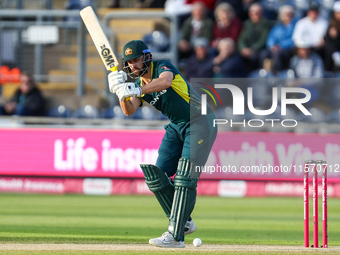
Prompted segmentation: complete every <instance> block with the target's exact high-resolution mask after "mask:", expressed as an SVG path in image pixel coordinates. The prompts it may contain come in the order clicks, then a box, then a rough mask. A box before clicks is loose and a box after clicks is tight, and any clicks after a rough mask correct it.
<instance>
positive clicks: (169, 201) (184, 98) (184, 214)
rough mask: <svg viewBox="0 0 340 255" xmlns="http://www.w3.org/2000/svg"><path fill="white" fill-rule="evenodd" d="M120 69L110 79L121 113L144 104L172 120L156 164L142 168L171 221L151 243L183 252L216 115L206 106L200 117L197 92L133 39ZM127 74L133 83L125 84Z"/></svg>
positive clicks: (147, 181)
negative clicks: (198, 169) (201, 169)
mask: <svg viewBox="0 0 340 255" xmlns="http://www.w3.org/2000/svg"><path fill="white" fill-rule="evenodd" d="M123 66H124V68H123V69H124V71H119V72H118V71H115V72H112V73H110V74H109V76H108V80H109V87H110V91H111V92H112V93H115V94H116V95H117V96H118V98H119V102H120V106H121V108H122V110H123V112H124V114H125V115H127V116H130V115H132V114H133V113H134V112H135V111H136V110H137V109H138V107H141V106H142V105H143V103H144V102H147V103H149V104H150V105H152V106H154V107H155V108H156V109H157V110H159V111H161V112H162V113H163V114H164V115H166V116H167V117H168V118H169V119H170V124H168V125H166V126H165V130H166V132H165V135H164V137H163V140H162V143H161V145H160V148H159V151H158V159H157V162H156V165H149V164H142V165H141V169H142V170H143V173H144V177H145V181H146V184H147V185H148V187H149V189H150V191H152V192H153V193H154V194H155V196H156V198H157V200H158V202H159V204H160V205H161V207H162V209H163V211H164V212H165V215H166V216H167V217H168V218H169V225H168V230H167V231H166V232H165V233H163V235H162V236H161V237H158V238H154V239H150V240H149V243H150V244H152V245H155V246H158V247H168V248H183V247H184V246H185V245H184V236H185V235H187V234H190V233H192V232H194V231H195V230H196V229H197V226H196V225H195V223H194V221H193V220H192V219H191V217H190V215H191V213H192V211H193V209H194V206H195V203H196V188H197V181H198V179H199V176H200V173H199V172H197V171H196V169H195V166H204V165H205V163H206V161H207V158H208V155H209V153H210V150H211V147H212V145H213V143H214V141H215V138H216V134H217V128H215V127H213V119H214V118H215V114H214V113H213V111H212V110H211V108H210V107H209V106H207V114H206V115H201V100H200V96H199V95H198V93H197V92H196V91H195V90H194V89H192V88H191V87H190V85H189V83H188V82H187V81H186V80H185V79H184V78H183V76H182V75H181V73H180V72H179V71H178V70H177V68H176V67H174V66H173V65H172V64H171V63H170V62H169V61H167V60H160V61H153V60H152V55H151V52H150V49H149V48H148V47H147V45H146V44H145V43H144V42H143V41H140V40H133V41H130V42H128V43H127V44H126V45H125V46H124V49H123ZM127 75H129V76H130V77H131V78H134V79H136V81H135V82H134V83H131V82H126V80H127ZM174 175H176V176H175V178H174V181H172V180H171V179H170V177H172V176H174Z"/></svg>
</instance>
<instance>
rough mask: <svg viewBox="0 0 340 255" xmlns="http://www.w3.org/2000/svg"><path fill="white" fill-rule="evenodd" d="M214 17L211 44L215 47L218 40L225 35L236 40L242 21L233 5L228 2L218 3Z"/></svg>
mask: <svg viewBox="0 0 340 255" xmlns="http://www.w3.org/2000/svg"><path fill="white" fill-rule="evenodd" d="M215 18H216V23H215V24H214V36H213V42H212V46H213V47H214V48H216V47H217V44H218V42H219V41H220V40H221V39H223V38H227V37H229V38H231V39H233V40H234V42H237V39H238V37H239V36H240V33H241V30H242V22H241V20H240V19H239V18H238V17H237V16H236V14H235V11H234V9H233V7H232V6H231V5H230V4H228V3H220V4H219V5H218V6H217V7H216V9H215Z"/></svg>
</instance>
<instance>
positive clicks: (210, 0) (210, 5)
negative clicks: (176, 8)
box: [186, 0, 216, 12]
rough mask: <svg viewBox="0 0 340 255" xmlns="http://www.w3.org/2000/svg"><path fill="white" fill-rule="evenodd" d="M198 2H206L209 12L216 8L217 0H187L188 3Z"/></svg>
mask: <svg viewBox="0 0 340 255" xmlns="http://www.w3.org/2000/svg"><path fill="white" fill-rule="evenodd" d="M198 2H201V3H204V5H205V7H206V8H207V11H208V12H213V11H214V9H215V3H216V0H186V3H187V4H195V3H198Z"/></svg>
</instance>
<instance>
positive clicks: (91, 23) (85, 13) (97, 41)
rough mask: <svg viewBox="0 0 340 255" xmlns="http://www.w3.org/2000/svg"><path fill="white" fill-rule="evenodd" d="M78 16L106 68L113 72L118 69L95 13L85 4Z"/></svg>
mask: <svg viewBox="0 0 340 255" xmlns="http://www.w3.org/2000/svg"><path fill="white" fill-rule="evenodd" d="M80 16H81V18H82V20H83V21H84V24H85V26H86V28H87V30H88V31H89V33H90V36H91V38H92V41H93V43H94V45H95V46H96V48H97V51H98V53H99V55H100V57H101V59H102V61H103V63H104V65H105V68H106V70H108V71H111V72H114V71H117V70H118V61H117V58H116V56H115V54H114V52H113V50H112V48H111V45H110V43H109V40H108V39H107V37H106V35H105V34H104V31H103V29H102V27H101V26H100V23H99V20H98V18H97V15H96V14H95V12H94V11H93V9H92V7H91V6H87V7H85V8H84V9H82V10H81V11H80Z"/></svg>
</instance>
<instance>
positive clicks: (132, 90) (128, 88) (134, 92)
mask: <svg viewBox="0 0 340 255" xmlns="http://www.w3.org/2000/svg"><path fill="white" fill-rule="evenodd" d="M116 94H117V96H118V98H119V101H124V99H125V98H128V97H140V96H141V95H142V89H141V88H139V87H136V85H135V84H134V83H132V82H126V83H124V86H123V87H120V88H119V89H118V90H117V92H116Z"/></svg>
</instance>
